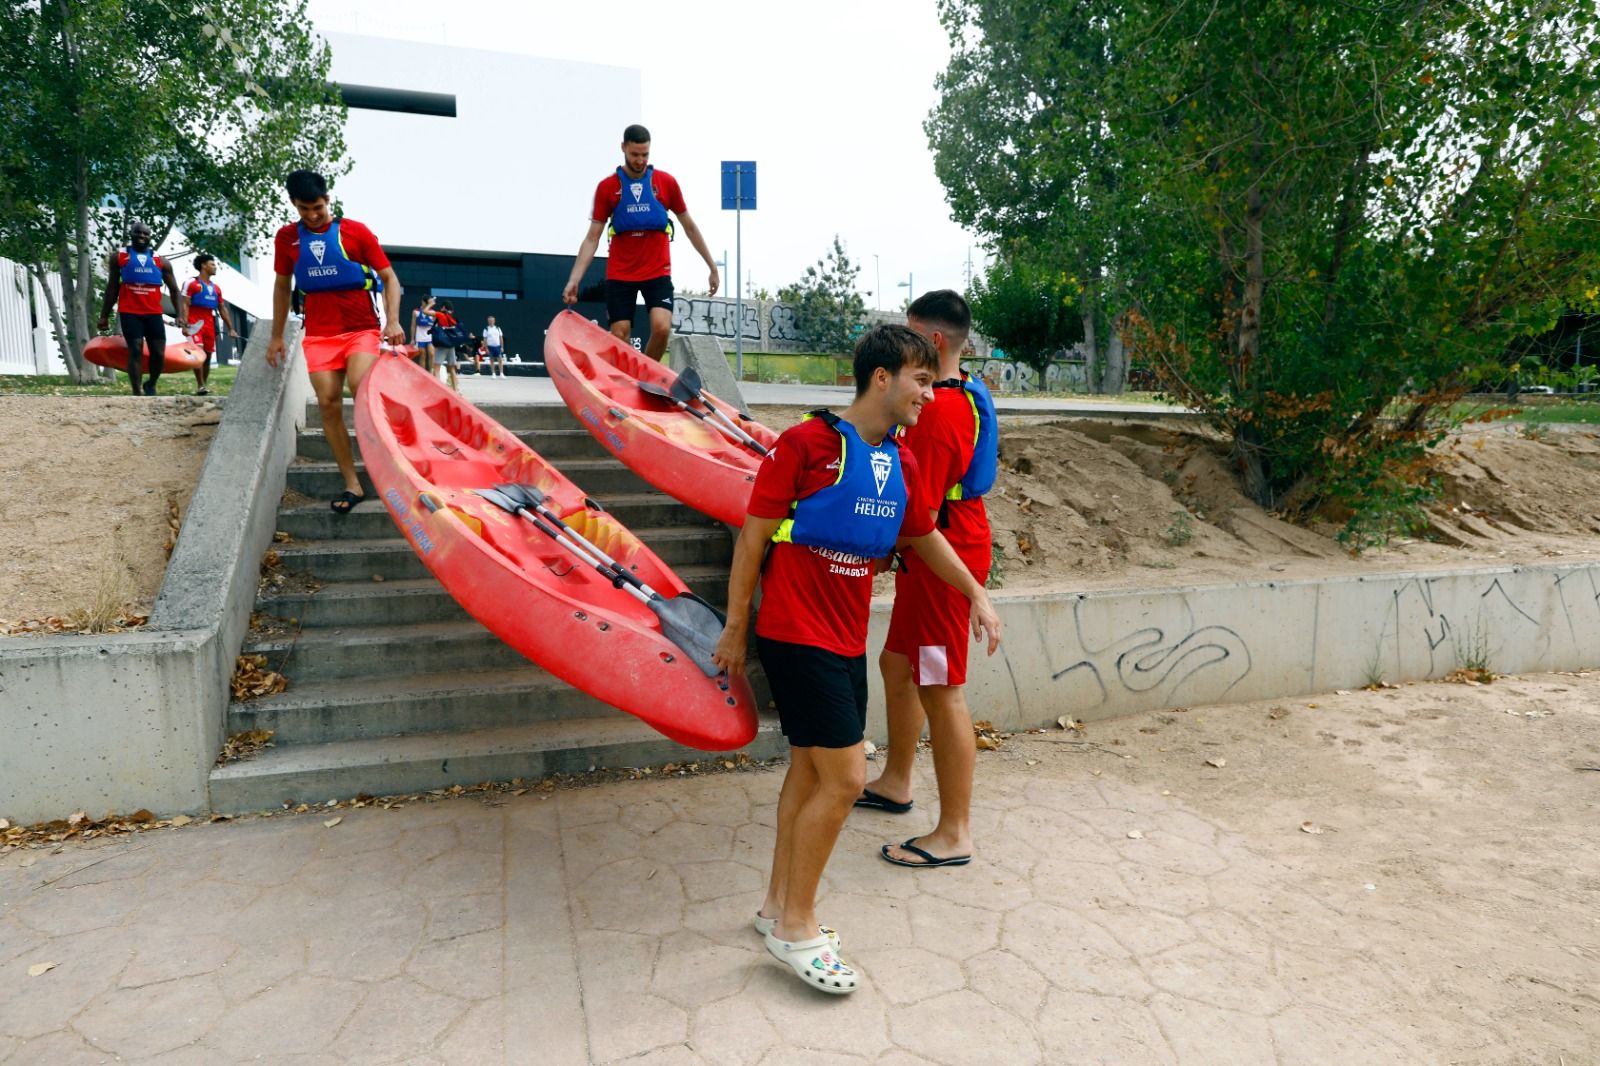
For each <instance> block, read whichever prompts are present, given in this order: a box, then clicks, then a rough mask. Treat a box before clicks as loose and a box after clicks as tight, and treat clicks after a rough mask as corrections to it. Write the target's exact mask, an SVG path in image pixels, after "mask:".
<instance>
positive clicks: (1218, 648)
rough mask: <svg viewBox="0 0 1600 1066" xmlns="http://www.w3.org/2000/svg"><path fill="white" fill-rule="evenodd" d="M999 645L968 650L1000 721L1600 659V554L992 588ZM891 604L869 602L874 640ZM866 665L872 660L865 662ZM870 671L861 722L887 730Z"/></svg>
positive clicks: (1100, 715)
mask: <svg viewBox="0 0 1600 1066" xmlns="http://www.w3.org/2000/svg"><path fill="white" fill-rule="evenodd" d="M996 606H997V607H998V608H999V609H1000V612H1001V616H1002V621H1003V622H1004V624H1005V627H1006V630H1005V643H1004V644H1003V645H1002V646H1001V650H1000V651H999V652H998V653H996V655H995V656H994V658H992V659H985V658H984V657H983V655H982V652H981V649H976V648H975V650H974V652H973V654H972V659H971V667H970V670H969V673H968V689H967V697H968V702H969V703H970V705H971V707H972V713H973V717H974V718H980V719H982V718H987V719H989V720H990V721H992V722H993V723H994V724H995V725H996V726H999V727H1001V728H1004V729H1012V730H1015V729H1025V728H1031V727H1038V726H1049V725H1054V724H1055V721H1056V719H1057V717H1059V716H1060V715H1063V714H1068V715H1071V716H1073V717H1074V718H1077V719H1079V720H1082V721H1092V720H1096V719H1104V718H1111V717H1114V716H1116V715H1120V714H1131V713H1135V712H1140V711H1150V710H1159V709H1161V708H1165V707H1174V706H1189V705H1192V704H1202V703H1228V702H1244V701H1247V700H1257V699H1273V698H1279V697H1291V696H1300V695H1308V694H1311V693H1316V692H1328V691H1331V690H1333V689H1339V688H1351V689H1353V688H1360V687H1361V686H1363V685H1366V684H1368V683H1369V681H1371V680H1374V679H1381V680H1384V681H1389V682H1399V681H1417V680H1424V679H1430V678H1439V677H1443V676H1444V675H1446V674H1448V673H1450V671H1452V670H1454V669H1456V668H1457V667H1459V666H1465V665H1472V664H1474V663H1482V664H1486V665H1487V667H1488V669H1490V670H1492V671H1494V672H1496V673H1526V672H1530V671H1538V670H1572V669H1581V668H1586V667H1594V666H1600V566H1594V565H1588V564H1566V565H1549V566H1526V567H1497V568H1492V569H1481V570H1458V571H1448V572H1439V573H1423V574H1416V573H1413V574H1394V575H1385V576H1381V577H1351V578H1331V579H1321V580H1306V581H1266V582H1255V583H1250V584H1241V585H1225V586H1208V587H1196V588H1179V589H1168V590H1144V591H1107V592H1091V593H1082V594H1052V595H1045V596H1030V595H1025V594H1016V595H1011V596H1007V595H1006V594H1005V593H1004V590H1001V591H1000V592H999V593H998V595H997V598H996ZM888 627H889V604H888V603H878V604H874V610H873V617H872V632H871V636H870V638H869V641H868V647H869V648H870V649H872V654H873V655H876V654H877V649H879V648H881V647H882V646H883V639H884V636H885V635H886V634H887V632H888ZM873 665H875V664H873ZM869 676H870V677H871V678H872V684H873V698H872V712H871V714H872V719H871V723H870V726H869V728H870V729H871V730H872V735H874V736H875V737H877V738H878V739H880V740H881V739H882V738H883V736H884V721H883V694H882V691H881V687H880V686H879V684H878V676H877V671H876V670H875V669H873V670H869Z"/></svg>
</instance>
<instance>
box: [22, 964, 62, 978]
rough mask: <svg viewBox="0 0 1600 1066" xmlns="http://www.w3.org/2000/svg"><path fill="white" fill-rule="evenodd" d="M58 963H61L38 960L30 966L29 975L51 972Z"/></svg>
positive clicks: (34, 975)
mask: <svg viewBox="0 0 1600 1066" xmlns="http://www.w3.org/2000/svg"><path fill="white" fill-rule="evenodd" d="M58 965H59V963H54V962H36V963H34V964H33V965H32V966H29V967H28V976H29V977H39V976H42V975H44V974H47V973H49V972H50V971H51V970H53V969H55V968H56V967H57V966H58Z"/></svg>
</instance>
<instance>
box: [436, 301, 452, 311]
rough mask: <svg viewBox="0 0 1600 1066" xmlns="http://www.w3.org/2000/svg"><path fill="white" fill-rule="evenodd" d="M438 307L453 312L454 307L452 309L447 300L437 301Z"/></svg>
mask: <svg viewBox="0 0 1600 1066" xmlns="http://www.w3.org/2000/svg"><path fill="white" fill-rule="evenodd" d="M439 306H440V307H442V308H444V309H445V310H446V311H454V310H455V307H453V306H452V305H451V303H450V301H449V300H440V301H439Z"/></svg>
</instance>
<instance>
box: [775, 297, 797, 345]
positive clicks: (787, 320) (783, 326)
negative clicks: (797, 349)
mask: <svg viewBox="0 0 1600 1066" xmlns="http://www.w3.org/2000/svg"><path fill="white" fill-rule="evenodd" d="M767 336H769V337H771V338H772V339H773V340H775V341H788V342H789V343H791V344H798V343H800V330H799V329H798V328H797V327H796V326H795V322H794V308H792V307H790V306H788V305H787V304H773V305H772V309H771V310H770V311H768V312H767Z"/></svg>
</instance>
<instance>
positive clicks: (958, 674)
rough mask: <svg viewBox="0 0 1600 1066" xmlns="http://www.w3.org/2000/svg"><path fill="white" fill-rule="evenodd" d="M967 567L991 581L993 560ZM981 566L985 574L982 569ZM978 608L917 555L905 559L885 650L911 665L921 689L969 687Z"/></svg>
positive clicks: (969, 561)
mask: <svg viewBox="0 0 1600 1066" xmlns="http://www.w3.org/2000/svg"><path fill="white" fill-rule="evenodd" d="M961 561H962V562H964V563H966V565H967V569H968V570H971V571H972V576H973V577H975V578H977V579H978V583H979V584H982V583H984V582H986V581H988V580H989V566H988V559H987V558H984V559H982V560H981V562H980V560H979V559H978V558H967V557H966V556H965V555H963V556H962V560H961ZM980 565H981V567H982V569H981V570H980V569H979V566H980ZM971 618H972V603H971V602H970V601H969V600H968V599H967V598H966V597H965V596H963V595H962V594H961V593H960V592H957V591H956V590H955V589H953V588H951V587H950V586H949V585H946V584H945V583H944V582H943V581H941V580H939V578H938V577H936V576H935V575H934V573H933V571H932V570H929V569H928V566H927V564H926V563H924V562H923V561H922V560H921V559H918V558H917V557H916V556H915V555H906V556H904V557H903V560H902V564H901V569H900V571H899V572H898V573H896V574H895V580H894V613H893V614H891V615H890V616H889V638H888V639H887V640H886V641H884V644H883V650H884V651H892V652H895V653H897V654H899V655H904V656H905V657H906V658H907V659H909V660H911V677H912V679H913V680H914V681H916V683H917V684H919V685H965V684H966V683H967V652H968V650H969V649H970V648H971V647H972V628H971Z"/></svg>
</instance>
